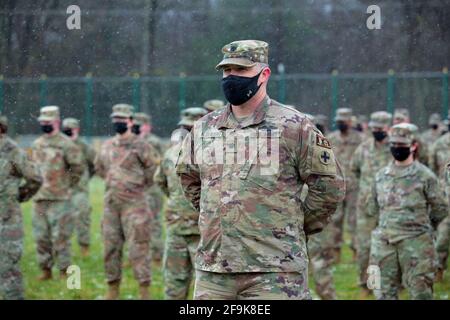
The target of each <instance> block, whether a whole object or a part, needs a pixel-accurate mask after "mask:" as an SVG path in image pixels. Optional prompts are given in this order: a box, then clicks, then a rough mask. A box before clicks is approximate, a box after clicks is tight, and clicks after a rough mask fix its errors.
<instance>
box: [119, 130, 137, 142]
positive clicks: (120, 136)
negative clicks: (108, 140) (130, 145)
mask: <svg viewBox="0 0 450 320" xmlns="http://www.w3.org/2000/svg"><path fill="white" fill-rule="evenodd" d="M132 135H134V133H132V132H131V130H129V129H128V130H127V131H126V132H125V133H124V134H119V133H118V134H117V135H116V136H117V138H118V139H119V140H126V139H129V138H130V137H131V136H132Z"/></svg>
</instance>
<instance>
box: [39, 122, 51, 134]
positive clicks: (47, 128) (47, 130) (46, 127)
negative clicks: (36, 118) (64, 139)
mask: <svg viewBox="0 0 450 320" xmlns="http://www.w3.org/2000/svg"><path fill="white" fill-rule="evenodd" d="M41 130H42V132H44V133H51V132H52V131H53V125H51V124H42V125H41Z"/></svg>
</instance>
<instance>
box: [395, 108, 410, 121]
mask: <svg viewBox="0 0 450 320" xmlns="http://www.w3.org/2000/svg"><path fill="white" fill-rule="evenodd" d="M394 119H395V120H401V121H405V120H406V119H409V110H408V109H406V108H398V109H395V110H394Z"/></svg>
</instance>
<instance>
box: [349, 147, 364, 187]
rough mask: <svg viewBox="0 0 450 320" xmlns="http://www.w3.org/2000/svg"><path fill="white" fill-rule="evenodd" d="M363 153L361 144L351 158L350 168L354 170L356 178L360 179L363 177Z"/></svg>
mask: <svg viewBox="0 0 450 320" xmlns="http://www.w3.org/2000/svg"><path fill="white" fill-rule="evenodd" d="M361 155H362V147H361V145H359V146H358V147H357V148H356V150H355V153H353V156H352V158H351V160H350V170H351V171H352V172H353V174H354V175H355V177H356V179H359V178H360V177H361Z"/></svg>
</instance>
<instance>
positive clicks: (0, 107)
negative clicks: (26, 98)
mask: <svg viewBox="0 0 450 320" xmlns="http://www.w3.org/2000/svg"><path fill="white" fill-rule="evenodd" d="M4 101H5V99H4V90H3V75H1V74H0V113H2V112H3V108H4V103H5V102H4Z"/></svg>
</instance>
